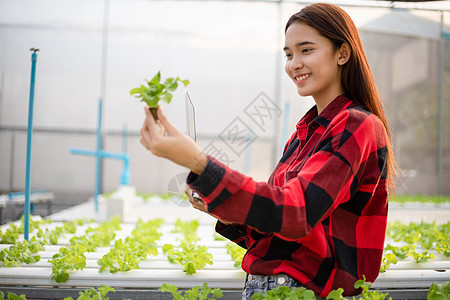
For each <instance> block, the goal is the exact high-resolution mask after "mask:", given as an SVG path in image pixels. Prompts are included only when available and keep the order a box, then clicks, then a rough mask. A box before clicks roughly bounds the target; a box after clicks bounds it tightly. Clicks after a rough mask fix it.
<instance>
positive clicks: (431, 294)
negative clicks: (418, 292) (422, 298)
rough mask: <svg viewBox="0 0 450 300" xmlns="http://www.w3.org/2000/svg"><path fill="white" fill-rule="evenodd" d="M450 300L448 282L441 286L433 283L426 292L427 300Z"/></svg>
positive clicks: (449, 285)
mask: <svg viewBox="0 0 450 300" xmlns="http://www.w3.org/2000/svg"><path fill="white" fill-rule="evenodd" d="M448 299H450V281H447V282H444V283H442V284H435V283H433V284H432V285H431V287H430V289H429V290H428V295H427V300H448Z"/></svg>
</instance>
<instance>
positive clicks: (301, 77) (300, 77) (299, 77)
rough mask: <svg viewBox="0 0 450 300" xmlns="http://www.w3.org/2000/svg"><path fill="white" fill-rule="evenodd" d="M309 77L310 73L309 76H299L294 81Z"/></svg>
mask: <svg viewBox="0 0 450 300" xmlns="http://www.w3.org/2000/svg"><path fill="white" fill-rule="evenodd" d="M309 76H311V73H310V74H305V75H301V76H298V77H295V79H296V80H305V79H306V78H308V77H309Z"/></svg>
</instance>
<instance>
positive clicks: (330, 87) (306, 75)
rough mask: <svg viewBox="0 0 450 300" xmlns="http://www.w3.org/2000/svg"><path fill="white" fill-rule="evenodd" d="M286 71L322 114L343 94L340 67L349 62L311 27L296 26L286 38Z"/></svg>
mask: <svg viewBox="0 0 450 300" xmlns="http://www.w3.org/2000/svg"><path fill="white" fill-rule="evenodd" d="M284 52H285V53H286V65H285V71H286V73H287V74H288V75H289V77H290V78H291V79H292V80H293V81H294V83H295V85H296V87H297V92H298V94H299V95H300V96H312V97H313V98H314V101H315V102H316V103H317V107H318V109H319V112H320V111H322V110H323V109H324V108H325V107H326V106H327V105H328V104H329V103H330V102H331V101H333V100H334V99H335V98H336V97H337V96H339V95H341V94H343V93H344V89H343V87H342V84H341V70H340V66H341V65H342V64H344V63H345V62H346V61H347V60H346V59H345V58H343V56H342V53H341V52H340V51H339V49H338V50H336V49H335V48H334V47H333V44H332V42H331V41H330V40H329V39H327V38H325V37H324V36H322V35H320V34H319V32H318V31H316V30H315V29H314V28H312V27H311V26H308V25H306V24H303V23H299V22H297V23H293V24H292V25H290V26H289V28H288V29H287V31H286V35H285V47H284Z"/></svg>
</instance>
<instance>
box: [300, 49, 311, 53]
mask: <svg viewBox="0 0 450 300" xmlns="http://www.w3.org/2000/svg"><path fill="white" fill-rule="evenodd" d="M311 50H312V49H310V48H308V49H302V53H308V52H311Z"/></svg>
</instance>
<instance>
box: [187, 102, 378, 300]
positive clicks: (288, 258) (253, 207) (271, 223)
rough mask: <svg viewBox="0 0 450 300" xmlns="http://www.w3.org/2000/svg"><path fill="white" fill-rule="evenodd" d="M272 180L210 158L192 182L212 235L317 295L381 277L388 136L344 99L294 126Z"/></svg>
mask: <svg viewBox="0 0 450 300" xmlns="http://www.w3.org/2000/svg"><path fill="white" fill-rule="evenodd" d="M296 129H297V130H296V132H295V133H294V134H293V135H292V137H291V138H290V140H289V141H288V142H287V144H286V147H285V150H284V153H283V156H282V158H281V160H280V162H279V163H278V165H277V166H276V168H275V170H274V172H273V173H272V175H271V177H270V178H269V180H268V182H267V183H265V182H256V181H255V180H253V179H252V178H250V177H248V176H245V175H243V174H241V173H239V172H237V171H234V170H232V169H230V168H229V167H227V166H226V165H224V164H222V163H220V162H219V161H218V160H216V159H214V158H212V157H208V164H207V166H206V168H205V170H204V171H203V172H202V174H201V175H200V176H197V175H196V174H194V173H191V174H190V175H189V176H188V179H187V182H188V184H189V185H190V186H191V187H192V188H193V189H194V190H196V191H197V192H198V193H199V194H200V195H201V197H202V198H203V200H204V201H205V203H206V204H207V206H208V211H209V212H210V213H211V214H212V215H215V216H217V217H218V218H220V219H222V220H224V221H226V222H230V223H233V225H225V224H223V223H221V222H217V224H216V230H217V232H218V233H220V234H222V235H223V236H225V237H226V238H228V239H230V240H232V241H234V242H235V243H237V244H239V245H240V246H242V247H244V248H246V249H248V250H247V253H246V255H245V257H244V259H243V261H242V268H243V270H244V271H245V272H247V273H249V274H254V275H272V274H278V273H286V274H288V275H290V276H291V277H293V278H295V279H296V280H298V281H299V282H300V283H301V284H302V285H304V286H305V287H307V288H309V289H311V290H313V291H314V292H315V293H316V294H317V295H319V296H321V297H325V296H327V295H328V293H329V292H330V291H331V290H333V289H337V288H340V287H341V288H343V289H344V291H345V292H344V295H347V296H348V295H355V294H358V293H359V292H360V291H359V290H355V289H354V286H353V284H354V283H355V281H356V280H358V279H361V278H362V276H363V275H365V277H366V279H367V281H370V282H373V281H374V280H375V279H376V278H377V276H378V273H379V270H380V263H381V257H382V253H383V246H384V239H385V233H386V223H387V183H386V159H387V148H386V134H385V130H384V127H383V124H382V123H381V121H380V120H379V119H378V117H376V116H375V115H373V114H371V113H369V112H367V111H366V110H364V109H362V108H361V107H360V106H358V105H357V104H355V103H354V102H352V101H351V100H349V99H348V98H347V97H345V96H343V95H342V96H339V97H337V98H336V99H335V100H334V101H333V102H332V103H330V104H329V105H328V106H327V107H326V108H325V109H324V111H323V112H322V113H321V114H320V115H319V116H317V109H316V107H313V108H312V109H311V110H310V111H309V112H308V113H307V114H306V115H305V116H304V117H303V118H302V119H301V120H300V122H299V123H298V124H297V128H296Z"/></svg>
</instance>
